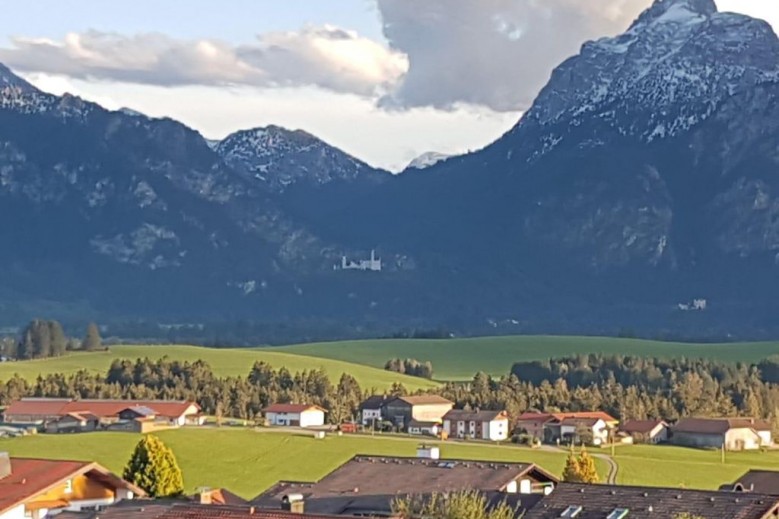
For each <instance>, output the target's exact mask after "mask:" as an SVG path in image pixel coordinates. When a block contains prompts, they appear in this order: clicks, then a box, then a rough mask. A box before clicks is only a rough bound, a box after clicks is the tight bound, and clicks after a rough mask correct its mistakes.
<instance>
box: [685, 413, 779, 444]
mask: <svg viewBox="0 0 779 519" xmlns="http://www.w3.org/2000/svg"><path fill="white" fill-rule="evenodd" d="M772 434H773V433H772V428H771V424H770V423H768V422H766V421H764V420H756V419H754V418H682V419H680V420H679V421H678V422H676V424H675V425H674V426H673V427H672V428H671V436H670V441H671V443H673V444H674V445H682V446H685V447H713V448H718V449H719V448H723V449H725V450H730V451H743V450H755V449H759V448H761V447H769V446H771V445H773V436H772Z"/></svg>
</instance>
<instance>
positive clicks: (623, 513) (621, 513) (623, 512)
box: [606, 508, 630, 519]
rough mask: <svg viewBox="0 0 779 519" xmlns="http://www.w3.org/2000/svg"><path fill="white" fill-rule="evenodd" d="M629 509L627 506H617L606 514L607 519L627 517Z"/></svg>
mask: <svg viewBox="0 0 779 519" xmlns="http://www.w3.org/2000/svg"><path fill="white" fill-rule="evenodd" d="M629 511H630V510H628V509H627V508H615V509H614V511H612V512H611V513H610V514H609V515H608V516H606V519H622V518H623V517H627V515H628V512H629Z"/></svg>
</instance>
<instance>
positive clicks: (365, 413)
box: [362, 409, 381, 425]
mask: <svg viewBox="0 0 779 519" xmlns="http://www.w3.org/2000/svg"><path fill="white" fill-rule="evenodd" d="M373 420H376V423H379V422H381V409H363V410H362V424H363V425H372V424H373Z"/></svg>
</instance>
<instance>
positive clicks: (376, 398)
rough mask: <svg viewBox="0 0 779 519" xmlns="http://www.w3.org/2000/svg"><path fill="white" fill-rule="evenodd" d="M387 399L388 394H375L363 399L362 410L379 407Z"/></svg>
mask: <svg viewBox="0 0 779 519" xmlns="http://www.w3.org/2000/svg"><path fill="white" fill-rule="evenodd" d="M386 401H387V395H373V396H371V397H368V398H366V399H365V400H363V402H362V403H361V404H360V410H363V409H379V408H380V407H381V406H382V405H384V402H386Z"/></svg>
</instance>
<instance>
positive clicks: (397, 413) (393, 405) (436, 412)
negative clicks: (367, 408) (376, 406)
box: [381, 395, 454, 431]
mask: <svg viewBox="0 0 779 519" xmlns="http://www.w3.org/2000/svg"><path fill="white" fill-rule="evenodd" d="M453 407H454V402H451V401H449V400H447V399H446V398H443V397H441V396H437V395H423V396H400V397H396V398H391V399H388V400H387V401H386V402H384V405H383V406H382V408H381V416H382V418H383V419H384V420H388V421H390V422H392V424H393V425H394V426H395V427H397V428H398V429H400V430H403V431H405V430H407V429H408V425H409V424H410V423H411V421H412V420H415V421H417V422H436V423H439V424H440V423H442V422H443V418H444V415H445V414H446V413H448V412H449V411H451V409H452V408H453Z"/></svg>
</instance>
